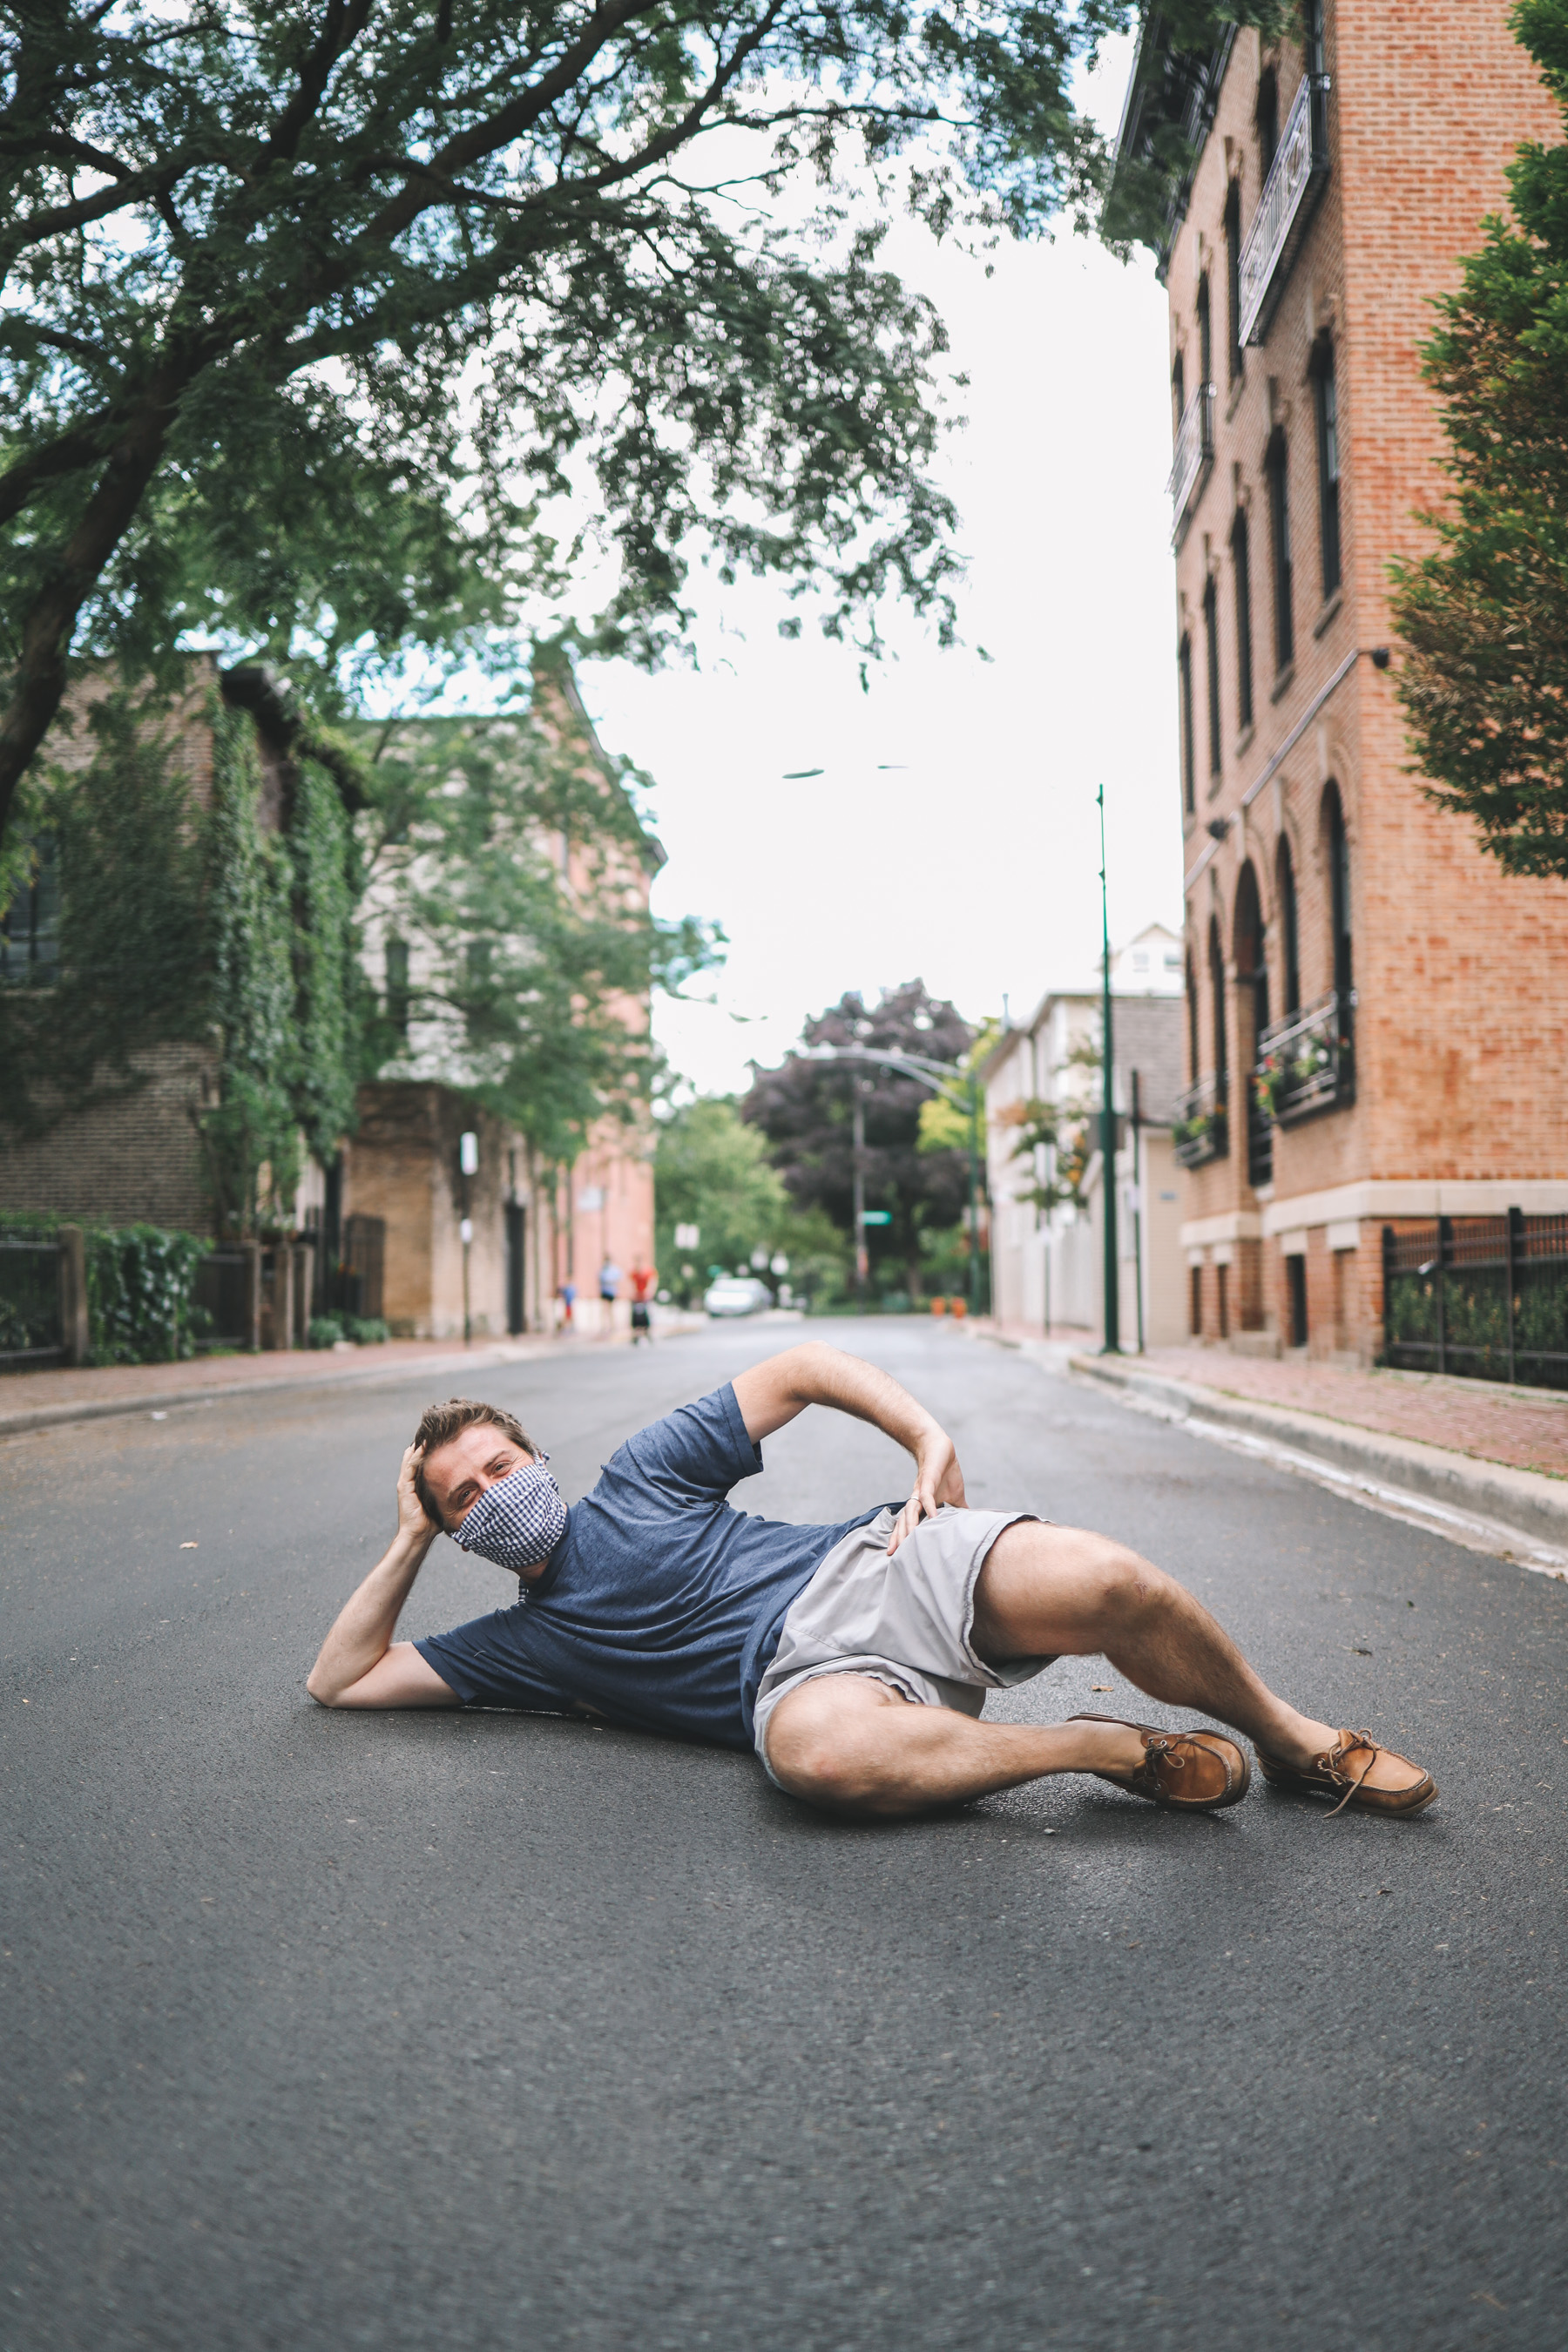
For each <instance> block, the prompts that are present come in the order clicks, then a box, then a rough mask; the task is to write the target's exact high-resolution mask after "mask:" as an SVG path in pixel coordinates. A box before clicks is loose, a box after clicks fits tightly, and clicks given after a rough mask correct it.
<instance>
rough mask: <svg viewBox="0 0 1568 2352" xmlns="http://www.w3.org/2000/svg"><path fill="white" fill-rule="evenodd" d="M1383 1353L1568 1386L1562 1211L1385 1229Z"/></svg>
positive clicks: (1405, 1364) (1412, 1367)
mask: <svg viewBox="0 0 1568 2352" xmlns="http://www.w3.org/2000/svg"><path fill="white" fill-rule="evenodd" d="M1383 1343H1384V1362H1385V1363H1388V1364H1391V1365H1393V1366H1394V1368H1395V1370H1400V1371H1421V1372H1458V1373H1460V1374H1463V1375H1464V1376H1465V1377H1466V1378H1468V1379H1470V1380H1481V1381H1517V1382H1519V1383H1520V1384H1521V1385H1522V1386H1525V1387H1529V1388H1568V1216H1551V1217H1527V1216H1525V1215H1524V1214H1523V1213H1522V1212H1521V1210H1518V1209H1510V1210H1509V1212H1508V1213H1507V1214H1506V1216H1500V1217H1439V1218H1438V1219H1437V1220H1436V1223H1434V1224H1429V1225H1421V1226H1416V1227H1413V1228H1410V1229H1407V1230H1406V1231H1405V1232H1404V1233H1398V1234H1396V1233H1395V1232H1394V1227H1393V1226H1392V1225H1384V1229H1383Z"/></svg>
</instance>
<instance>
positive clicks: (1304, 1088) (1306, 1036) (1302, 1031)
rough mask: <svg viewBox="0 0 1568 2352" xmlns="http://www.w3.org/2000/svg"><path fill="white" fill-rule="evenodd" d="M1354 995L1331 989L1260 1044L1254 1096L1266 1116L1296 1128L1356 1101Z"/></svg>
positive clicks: (1281, 1023)
mask: <svg viewBox="0 0 1568 2352" xmlns="http://www.w3.org/2000/svg"><path fill="white" fill-rule="evenodd" d="M1354 1006H1355V996H1354V993H1353V992H1352V993H1351V994H1349V995H1346V996H1342V995H1341V994H1340V992H1339V991H1338V990H1337V989H1331V990H1330V991H1329V993H1328V994H1327V996H1323V997H1320V998H1319V1000H1318V1002H1317V1003H1316V1004H1310V1005H1309V1006H1308V1007H1307V1010H1306V1011H1305V1012H1304V1013H1291V1014H1289V1017H1288V1018H1287V1019H1286V1020H1284V1021H1277V1022H1276V1023H1275V1024H1273V1026H1272V1027H1271V1028H1268V1029H1266V1030H1265V1031H1264V1032H1263V1034H1262V1035H1261V1036H1260V1037H1259V1038H1258V1060H1257V1062H1256V1063H1255V1064H1254V1066H1253V1071H1252V1097H1253V1100H1254V1102H1256V1104H1257V1105H1258V1109H1259V1110H1260V1111H1261V1112H1262V1113H1263V1115H1264V1117H1265V1118H1268V1119H1272V1120H1273V1122H1274V1123H1275V1125H1276V1126H1278V1127H1291V1126H1293V1125H1294V1124H1295V1122H1296V1121H1297V1120H1298V1119H1302V1118H1311V1117H1312V1116H1313V1114H1314V1113H1315V1112H1318V1111H1321V1110H1340V1109H1342V1108H1344V1106H1345V1105H1346V1104H1347V1103H1350V1102H1353V1101H1354V1099H1355V1053H1354V1044H1353V1038H1352V1012H1353V1010H1354Z"/></svg>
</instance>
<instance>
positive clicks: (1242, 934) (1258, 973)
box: [1234, 858, 1274, 1185]
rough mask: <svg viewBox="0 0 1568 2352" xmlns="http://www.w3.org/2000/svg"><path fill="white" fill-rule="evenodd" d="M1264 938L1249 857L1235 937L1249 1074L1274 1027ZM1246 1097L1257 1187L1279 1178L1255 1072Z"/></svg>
mask: <svg viewBox="0 0 1568 2352" xmlns="http://www.w3.org/2000/svg"><path fill="white" fill-rule="evenodd" d="M1263 941H1264V922H1263V904H1262V898H1261V897H1260V894H1259V892H1258V877H1257V875H1256V873H1255V872H1254V871H1253V866H1252V860H1251V859H1250V858H1248V859H1247V863H1246V865H1245V866H1243V867H1242V869H1241V877H1240V879H1239V881H1238V882H1237V886H1236V919H1235V938H1234V946H1235V952H1236V1025H1237V1063H1238V1065H1239V1066H1240V1068H1241V1069H1242V1070H1243V1071H1245V1072H1247V1073H1248V1074H1250V1072H1251V1069H1252V1066H1253V1064H1254V1063H1255V1062H1256V1061H1257V1059H1258V1039H1259V1038H1260V1037H1261V1036H1262V1034H1263V1033H1264V1031H1265V1030H1266V1029H1267V1028H1268V959H1267V957H1266V955H1265V953H1264V944H1263ZM1246 1097H1247V1182H1248V1183H1249V1184H1253V1185H1258V1184H1268V1183H1270V1182H1271V1181H1273V1176H1274V1128H1273V1123H1272V1121H1271V1120H1270V1119H1269V1118H1268V1117H1267V1116H1266V1115H1265V1114H1264V1112H1263V1111H1262V1109H1261V1108H1260V1107H1259V1105H1258V1099H1257V1097H1256V1095H1255V1094H1254V1091H1253V1087H1252V1084H1251V1079H1250V1075H1249V1076H1248V1077H1247V1085H1246Z"/></svg>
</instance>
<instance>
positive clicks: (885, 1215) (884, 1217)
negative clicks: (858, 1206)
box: [860, 1209, 893, 1225]
mask: <svg viewBox="0 0 1568 2352" xmlns="http://www.w3.org/2000/svg"><path fill="white" fill-rule="evenodd" d="M892 1222H893V1213H892V1211H891V1209H862V1210H861V1212H860V1223H862V1224H863V1225H890V1224H891V1223H892Z"/></svg>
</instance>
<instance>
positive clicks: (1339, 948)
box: [1323, 782, 1355, 1004]
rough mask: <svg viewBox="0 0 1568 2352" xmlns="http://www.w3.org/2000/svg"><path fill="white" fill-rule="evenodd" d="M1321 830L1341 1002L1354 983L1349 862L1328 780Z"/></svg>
mask: <svg viewBox="0 0 1568 2352" xmlns="http://www.w3.org/2000/svg"><path fill="white" fill-rule="evenodd" d="M1323 803H1324V830H1325V831H1326V833H1327V835H1328V848H1329V906H1330V920H1331V925H1332V929H1333V942H1332V943H1333V953H1334V986H1335V988H1336V989H1337V990H1338V992H1339V995H1340V1001H1341V1003H1342V1004H1343V1003H1346V1002H1347V1001H1348V1000H1349V997H1350V994H1351V992H1352V989H1353V987H1354V986H1355V975H1354V971H1353V969H1352V960H1351V863H1350V847H1349V845H1348V844H1347V842H1346V840H1345V820H1344V811H1343V810H1342V807H1341V805H1340V788H1339V786H1338V785H1337V784H1335V783H1332V782H1331V783H1330V784H1329V786H1328V789H1327V790H1326V792H1325V793H1324V794H1323Z"/></svg>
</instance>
